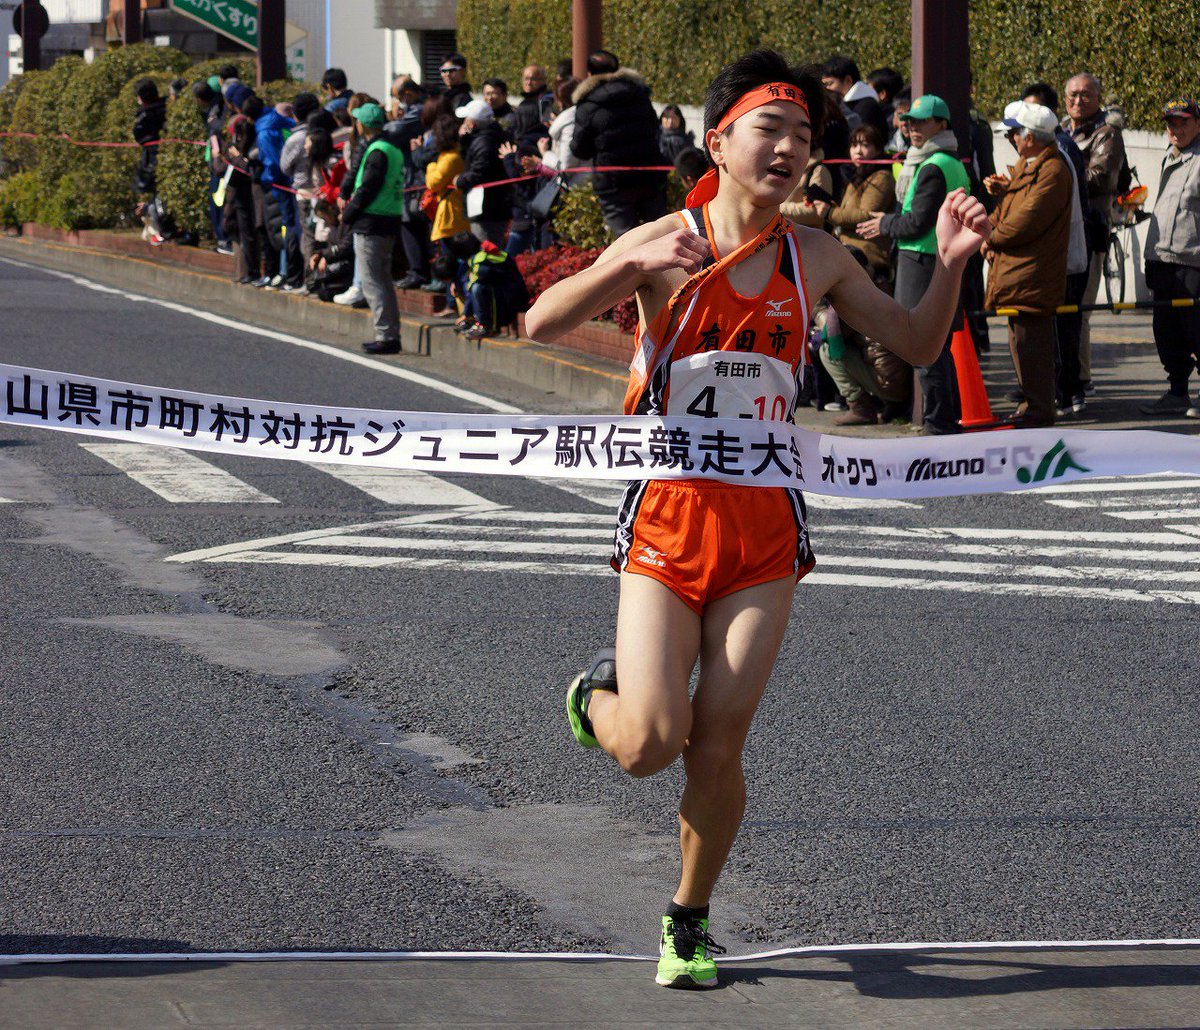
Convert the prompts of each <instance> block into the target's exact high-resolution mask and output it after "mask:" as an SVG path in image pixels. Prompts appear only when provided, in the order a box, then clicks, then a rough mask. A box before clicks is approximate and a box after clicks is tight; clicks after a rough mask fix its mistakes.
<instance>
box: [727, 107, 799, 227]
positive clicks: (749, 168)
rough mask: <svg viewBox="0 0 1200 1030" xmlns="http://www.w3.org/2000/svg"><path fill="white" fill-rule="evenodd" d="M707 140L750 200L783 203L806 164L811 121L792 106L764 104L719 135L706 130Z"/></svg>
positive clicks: (794, 186)
mask: <svg viewBox="0 0 1200 1030" xmlns="http://www.w3.org/2000/svg"><path fill="white" fill-rule="evenodd" d="M708 144H709V149H710V151H712V153H713V156H714V160H717V163H718V165H720V166H722V167H724V169H725V171H726V172H728V173H729V176H730V178H731V179H732V180H734V181H735V182H737V183H738V184H739V185H741V186H742V187H743V188H744V189H745V190H747V191H748V192H749V193H750V194H751V196H753V197H754V199H755V200H757V201H760V202H762V203H764V204H782V203H783V202H784V201H785V200H787V198H788V197H789V196H791V193H792V190H794V189H795V188H796V183H797V182H799V180H800V173H801V172H803V171H804V167H805V165H807V164H808V155H809V151H810V150H811V149H812V124H811V123H810V121H809V118H808V114H807V113H806V112H805V111H804V109H803V108H802V107H800V106H798V105H797V104H786V103H785V104H767V105H765V106H763V107H759V108H756V109H755V110H753V111H750V112H748V113H746V114H744V115H742V117H741V118H739V119H738V120H737V121H736V122H734V123H733V124H732V125H731V126H730V127H729V128H728V129H726V130H725V132H724V134H722V135H718V134H717V132H716V131H715V130H713V131H710V132H709V133H708ZM718 157H719V158H720V159H719V160H718Z"/></svg>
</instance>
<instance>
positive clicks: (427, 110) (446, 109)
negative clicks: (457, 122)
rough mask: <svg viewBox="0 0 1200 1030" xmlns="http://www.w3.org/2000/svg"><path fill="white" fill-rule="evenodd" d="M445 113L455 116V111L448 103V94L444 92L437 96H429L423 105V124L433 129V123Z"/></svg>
mask: <svg viewBox="0 0 1200 1030" xmlns="http://www.w3.org/2000/svg"><path fill="white" fill-rule="evenodd" d="M444 114H448V115H450V117H451V118H453V117H454V112H453V111H451V110H450V105H449V104H447V103H446V94H445V93H442V94H439V95H438V96H436V97H429V98H427V99H426V101H425V103H423V104H422V105H421V124H422V125H423V126H424V127H425V128H426V129H432V128H433V123H434V122H436V121H437V120H438V117H439V116H440V115H444Z"/></svg>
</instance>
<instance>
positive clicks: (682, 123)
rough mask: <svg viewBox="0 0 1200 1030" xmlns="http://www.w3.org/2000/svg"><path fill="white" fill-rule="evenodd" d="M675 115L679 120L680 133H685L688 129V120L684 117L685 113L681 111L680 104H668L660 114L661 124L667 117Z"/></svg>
mask: <svg viewBox="0 0 1200 1030" xmlns="http://www.w3.org/2000/svg"><path fill="white" fill-rule="evenodd" d="M669 114H673V115H674V116H675V117H676V118H678V119H679V131H680V132H683V131H685V130H686V129H687V119H686V118H684V117H683V112H682V111H681V110H679V105H678V104H667V106H666V107H664V108H663V109H662V110H661V111H659V112H658V120H659V121H660V122H661V121H662V120H663V118H665V117H666V116H667V115H669Z"/></svg>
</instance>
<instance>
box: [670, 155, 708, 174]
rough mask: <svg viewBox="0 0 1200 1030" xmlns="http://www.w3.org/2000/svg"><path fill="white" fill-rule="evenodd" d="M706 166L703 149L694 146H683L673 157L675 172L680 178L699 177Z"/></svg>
mask: <svg viewBox="0 0 1200 1030" xmlns="http://www.w3.org/2000/svg"><path fill="white" fill-rule="evenodd" d="M708 167H709V166H708V158H707V157H706V156H705V155H704V151H703V150H697V149H696V148H695V147H684V148H683V150H681V151H680V152H679V153H678V154H677V155H676V157H675V174H676V175H678V176H679V178H681V179H683V178H687V179H699V178H700V176H702V175H703V174H704V173H705V172H707V171H708Z"/></svg>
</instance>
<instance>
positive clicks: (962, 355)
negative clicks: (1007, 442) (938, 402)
mask: <svg viewBox="0 0 1200 1030" xmlns="http://www.w3.org/2000/svg"><path fill="white" fill-rule="evenodd" d="M950 354H951V356H952V357H953V358H954V369H955V371H956V372H957V374H958V399H959V403H960V405H961V406H962V418H960V419H959V420H958V424H959V425H960V426H962V427H963V429H964V430H966V431H968V432H970V431H972V430H979V429H996V428H998V426H999V425H1000V423H998V422H997V421H996V419H995V417H994V416H993V415H992V406H991V405H990V404H989V403H988V397H987V387H985V386H984V385H983V374H982V373H981V372H980V371H979V358H978V357H976V355H975V341H974V340H973V339H972V337H971V330H970V329H968V328H967V320H966V319H965V318H964V319H963V321H962V325H960V326H959V327H958V328H957V329H955V330H954V335H953V336H951V337H950Z"/></svg>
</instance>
